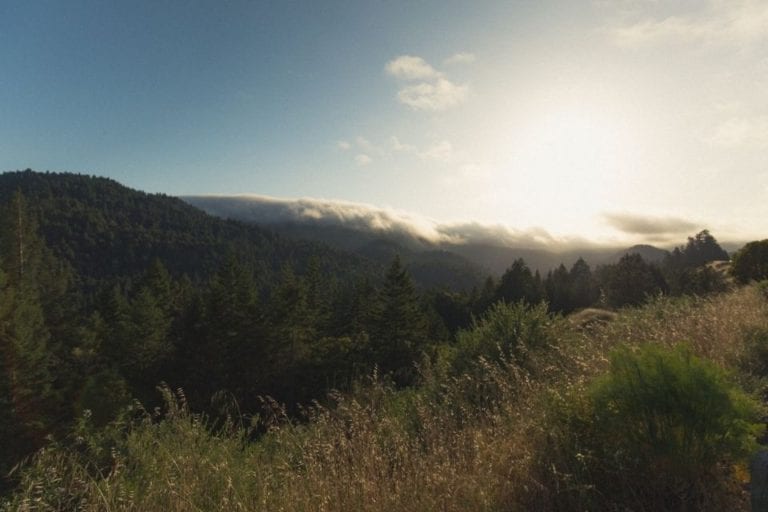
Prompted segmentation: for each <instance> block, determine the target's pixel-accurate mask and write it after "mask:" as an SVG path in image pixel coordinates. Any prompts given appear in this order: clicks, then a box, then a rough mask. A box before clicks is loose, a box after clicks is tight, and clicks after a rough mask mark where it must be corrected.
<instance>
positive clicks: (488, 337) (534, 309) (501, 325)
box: [454, 301, 552, 371]
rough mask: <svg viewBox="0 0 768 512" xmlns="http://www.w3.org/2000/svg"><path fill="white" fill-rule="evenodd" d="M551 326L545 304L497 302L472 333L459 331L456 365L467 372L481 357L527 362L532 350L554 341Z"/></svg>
mask: <svg viewBox="0 0 768 512" xmlns="http://www.w3.org/2000/svg"><path fill="white" fill-rule="evenodd" d="M551 323H552V321H551V318H550V316H549V314H548V312H547V305H546V304H544V303H542V304H539V305H538V306H529V305H528V304H526V303H524V302H517V303H513V304H509V303H506V302H503V301H501V302H497V303H496V304H494V305H493V306H491V307H490V308H489V310H488V311H487V312H486V314H485V315H484V316H483V317H482V319H481V320H479V321H475V322H474V323H473V325H472V328H471V329H470V330H467V331H461V332H459V334H458V336H457V340H458V341H457V346H456V352H455V357H454V366H455V368H456V369H457V370H459V371H462V370H466V369H467V367H468V366H471V365H473V364H475V363H476V362H477V360H478V359H479V358H481V357H482V358H484V359H486V360H489V361H492V362H502V361H508V360H515V361H519V362H523V361H524V360H525V359H526V357H527V355H528V352H529V351H530V350H532V349H536V348H541V347H543V346H545V345H546V344H547V343H548V342H549V341H550V334H551V331H550V325H551Z"/></svg>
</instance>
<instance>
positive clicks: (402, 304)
mask: <svg viewBox="0 0 768 512" xmlns="http://www.w3.org/2000/svg"><path fill="white" fill-rule="evenodd" d="M427 327H428V323H427V317H426V315H425V313H424V310H423V307H422V304H421V301H420V300H419V297H418V295H417V293H416V289H415V288H414V285H413V282H412V281H411V277H410V275H409V274H408V271H407V270H406V269H405V268H404V267H403V265H402V263H401V262H400V258H399V257H395V259H394V260H393V261H392V264H391V265H390V267H389V269H388V270H387V274H386V276H385V278H384V285H383V286H382V289H381V291H380V293H379V297H378V310H377V311H376V313H375V316H374V320H373V325H372V335H371V342H370V344H371V351H372V357H373V361H375V363H376V364H377V365H378V366H379V369H380V370H381V372H382V373H383V374H392V375H393V377H394V378H395V380H396V382H398V383H399V384H409V383H412V382H413V381H414V379H415V377H416V371H415V367H414V363H415V362H416V361H418V360H419V359H421V354H422V352H423V351H424V350H425V349H426V348H427Z"/></svg>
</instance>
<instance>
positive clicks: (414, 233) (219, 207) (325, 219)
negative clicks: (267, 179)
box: [183, 194, 592, 250]
mask: <svg viewBox="0 0 768 512" xmlns="http://www.w3.org/2000/svg"><path fill="white" fill-rule="evenodd" d="M183 199H184V200H185V201H187V202H189V203H190V204H192V205H194V206H196V207H198V208H201V209H203V210H205V211H206V212H208V213H210V214H212V215H217V216H220V217H224V218H231V219H239V220H242V221H246V222H258V223H260V224H281V223H284V222H297V221H298V222H302V221H304V222H310V223H316V224H318V225H330V226H344V227H348V228H351V229H357V230H372V231H379V232H386V233H390V234H395V235H397V234H400V235H403V236H408V237H413V238H414V239H418V240H422V241H426V242H431V243H436V244H440V243H447V244H470V243H479V244H485V245H496V246H507V247H518V248H526V249H532V248H542V249H549V250H565V249H568V248H569V247H572V246H576V247H582V248H583V247H585V246H589V245H592V244H590V243H589V242H587V241H585V240H581V239H575V238H557V237H554V236H552V235H551V234H550V233H548V232H547V231H545V230H543V229H541V228H531V229H523V230H519V229H514V228H510V227H508V226H503V225H500V224H480V223H477V222H454V223H439V222H436V221H434V220H432V219H430V218H427V217H424V216H421V215H416V214H412V213H409V212H405V211H402V210H395V209H392V208H379V207H376V206H371V205H367V204H361V203H352V202H348V201H338V200H328V199H313V198H301V199H279V198H274V197H267V196H259V195H248V194H246V195H238V196H188V197H184V198H183Z"/></svg>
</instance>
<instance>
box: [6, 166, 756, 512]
mask: <svg viewBox="0 0 768 512" xmlns="http://www.w3.org/2000/svg"><path fill="white" fill-rule="evenodd" d="M3 180H5V181H6V184H12V185H13V187H14V189H13V191H12V192H8V191H7V190H6V189H2V187H0V189H2V190H3V192H2V194H0V195H1V196H3V197H6V203H5V208H4V210H3V212H2V213H1V214H0V222H1V223H2V225H1V226H0V269H2V274H1V275H0V358H2V359H1V361H2V364H1V365H0V471H2V472H3V485H4V493H5V496H6V497H5V498H4V503H5V505H4V507H5V508H7V509H8V510H61V509H64V510H318V511H320V510H390V511H392V510H747V509H748V506H749V505H748V494H746V493H745V490H744V489H745V484H746V483H747V482H748V470H747V467H748V466H747V464H748V460H749V457H750V456H751V455H752V454H753V453H755V451H756V449H757V438H758V436H759V435H760V434H761V432H762V426H761V425H760V423H759V420H760V418H761V414H762V411H763V404H762V400H763V398H764V395H765V386H766V380H765V379H766V378H768V298H767V297H766V293H765V287H760V286H757V285H748V286H737V284H736V283H734V282H732V281H733V279H732V278H731V277H730V276H729V275H726V274H725V273H724V272H723V270H722V269H721V268H720V267H717V266H716V265H713V264H712V263H711V262H712V261H715V260H722V259H727V254H725V253H724V251H722V249H720V247H719V246H718V245H717V242H716V241H715V239H714V238H713V237H712V236H711V235H710V234H709V233H708V232H706V231H704V232H702V233H699V234H698V235H696V236H693V237H691V238H690V239H689V240H688V242H687V244H685V245H683V246H681V247H680V248H679V249H676V250H675V251H673V252H672V253H671V255H670V256H669V257H668V258H667V260H666V261H664V262H663V263H662V264H660V265H653V264H649V263H647V262H645V261H644V260H643V259H642V258H641V257H639V256H638V255H633V254H630V255H627V256H625V257H624V258H622V259H621V260H620V261H619V262H618V263H617V264H615V265H606V266H602V267H598V268H596V269H594V270H593V269H592V268H590V266H589V265H588V264H587V263H586V262H585V261H583V260H580V261H578V262H576V264H574V265H573V266H572V268H570V269H567V268H565V267H564V266H561V267H560V268H557V269H554V270H553V271H551V272H549V273H548V274H547V275H546V276H544V277H542V276H540V275H538V274H537V273H532V272H531V271H530V270H529V269H528V267H527V266H526V264H525V262H524V261H522V260H517V261H514V262H512V263H511V266H510V268H509V270H508V271H507V272H506V273H505V274H504V275H503V276H502V277H501V279H500V280H498V282H497V281H495V280H493V279H490V278H489V279H488V280H487V281H486V284H485V286H484V287H483V288H481V289H476V290H474V291H472V292H470V293H457V292H450V291H447V290H445V289H430V290H423V289H419V288H418V287H417V286H416V285H414V283H413V282H412V280H411V278H410V276H409V273H408V269H407V268H405V267H404V266H403V264H402V263H401V262H400V261H399V259H397V258H395V259H394V260H393V261H392V263H391V264H390V266H389V268H388V269H381V268H380V267H378V266H376V265H371V264H367V263H366V262H365V261H364V260H361V259H360V258H359V257H354V256H349V255H345V254H343V253H339V252H336V251H332V250H330V249H327V248H325V247H323V246H321V245H315V244H301V243H299V242H293V241H285V240H280V239H279V237H275V236H274V235H271V234H270V233H269V232H262V231H261V230H259V229H258V228H255V227H253V226H246V225H243V224H238V223H235V222H229V221H220V220H218V219H213V218H211V217H208V216H205V215H204V214H202V213H200V212H198V211H197V210H195V209H194V208H191V207H189V206H187V205H184V204H183V203H178V202H176V200H174V199H172V198H164V197H162V196H147V195H145V194H141V193H137V192H134V191H129V190H127V189H124V188H122V187H119V186H118V185H117V184H114V183H113V182H107V181H106V180H98V179H92V178H87V177H83V176H74V175H41V174H37V173H31V172H25V173H15V174H10V175H3V176H0V185H3ZM9 186H10V185H9ZM46 191H47V192H46ZM110 205H111V206H110ZM148 209H149V210H150V211H151V212H152V214H151V215H150V216H147V213H146V210H148ZM77 212H79V213H77ZM112 214H114V218H113V215H112ZM73 222H78V223H81V226H82V229H81V230H77V234H76V235H75V234H71V236H70V235H68V234H67V233H66V232H65V231H64V230H65V229H66V227H67V226H69V225H70V223H73ZM137 223H139V224H138V225H137ZM142 223H143V224H142ZM139 225H140V226H141V227H137V226H139ZM94 226H95V227H94ZM138 233H143V234H142V235H141V236H143V238H139V239H134V238H133V237H134V236H139V234H138ZM196 233H203V234H204V236H203V235H197V234H196ZM200 237H202V238H200ZM124 238H126V239H130V243H129V244H128V245H123V243H122V242H121V240H123V239H124ZM89 244H90V245H89ZM103 244H107V245H106V247H105V246H103ZM195 244H197V245H195ZM192 246H194V248H195V249H194V250H193V252H194V253H195V256H194V258H198V259H199V265H198V266H197V267H195V268H190V267H189V266H188V265H189V261H190V260H185V257H184V254H186V253H185V250H192V248H191V247H192ZM89 247H92V248H94V250H98V251H106V252H105V253H104V254H101V255H100V256H99V257H92V255H90V254H88V250H89V249H88V248H89ZM762 247H763V245H762V243H756V245H748V246H747V247H745V249H743V250H742V251H741V252H740V253H738V254H737V255H736V256H735V258H734V260H733V266H734V271H733V275H734V276H736V280H737V281H738V282H739V283H746V282H748V281H750V280H751V279H755V278H764V277H766V276H763V275H762V274H761V272H763V269H764V268H765V267H764V266H761V265H764V262H765V260H764V259H761V256H760V255H761V254H762V253H761V252H760V250H762ZM88 258H92V259H90V260H89V259H88ZM105 258H106V260H105ZM110 258H112V259H111V260H110ZM82 259H85V260H87V261H90V263H89V264H88V265H84V264H83V263H82ZM122 269H124V271H123V270H122ZM589 307H592V308H594V307H599V308H601V309H591V310H590V309H584V308H589ZM607 309H611V310H615V311H616V312H611V311H607ZM577 310H580V311H581V312H580V313H577V314H574V315H571V316H563V314H564V313H571V312H573V311H577ZM161 383H164V384H161ZM158 386H159V387H158Z"/></svg>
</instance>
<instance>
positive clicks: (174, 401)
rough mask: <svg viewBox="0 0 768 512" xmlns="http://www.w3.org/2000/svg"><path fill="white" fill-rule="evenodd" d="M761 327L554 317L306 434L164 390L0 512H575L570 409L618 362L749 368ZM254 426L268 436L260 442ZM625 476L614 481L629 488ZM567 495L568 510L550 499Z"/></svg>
mask: <svg viewBox="0 0 768 512" xmlns="http://www.w3.org/2000/svg"><path fill="white" fill-rule="evenodd" d="M537 325H539V324H537ZM478 327H479V328H482V326H478ZM485 328H486V329H488V325H487V324H486V326H485ZM543 328H544V327H542V329H543ZM537 329H538V328H537ZM755 329H768V304H767V303H766V300H765V299H764V298H763V297H762V296H761V295H760V294H758V293H757V292H756V291H755V289H754V288H743V289H739V290H736V291H733V292H730V293H728V294H723V295H719V296H713V297H708V298H690V299H665V298H660V299H658V300H655V301H653V302H652V303H651V304H649V305H647V306H645V307H642V308H637V309H631V310H625V311H622V312H620V313H619V315H618V316H617V317H616V318H615V320H613V321H610V322H608V323H606V324H604V325H603V324H600V325H596V324H591V325H590V326H589V327H585V328H579V327H574V326H573V325H572V324H571V323H569V322H567V321H566V320H564V319H557V318H556V319H552V320H551V321H548V322H547V325H546V333H545V335H544V334H542V333H543V332H544V331H541V330H537V331H536V333H537V338H536V341H535V344H533V345H532V346H530V347H525V340H519V339H517V340H516V341H515V343H516V344H517V345H515V346H516V347H518V348H517V349H516V350H515V351H511V352H510V351H506V352H504V351H499V350H495V351H494V352H493V353H492V354H490V357H488V358H484V354H483V353H477V354H475V356H476V357H477V359H476V360H475V361H474V362H473V363H472V364H470V365H466V364H461V365H458V366H455V365H454V366H451V365H450V364H441V363H438V364H435V365H428V364H425V365H424V366H423V367H422V375H423V383H422V385H421V386H420V387H418V388H414V389H409V390H400V391H398V390H395V389H393V387H391V386H390V385H388V384H387V383H386V381H385V380H382V379H378V378H372V379H371V381H370V382H369V383H367V384H365V385H361V386H360V387H359V389H357V390H355V391H354V392H351V393H348V394H344V395H336V396H334V397H332V400H331V401H330V405H319V404H316V405H315V406H313V407H310V408H308V409H307V410H306V418H305V420H304V421H299V422H297V421H291V420H289V419H288V418H287V417H286V416H285V415H284V413H283V412H282V410H281V409H280V407H279V406H278V405H277V404H270V407H269V408H268V411H269V414H265V415H262V417H261V418H259V420H258V424H257V425H256V422H254V424H247V425H245V424H240V423H232V422H230V423H226V424H224V425H220V424H219V425H213V424H211V423H210V422H209V421H207V420H206V418H204V417H201V416H199V415H196V414H193V413H192V412H190V411H189V410H188V408H187V406H186V402H185V400H184V397H183V394H181V393H179V392H171V391H170V390H168V389H164V390H163V393H164V395H165V403H166V407H165V409H164V411H162V414H161V416H162V420H161V419H159V418H158V416H157V415H156V414H149V413H144V414H141V415H139V419H134V420H132V421H130V422H127V423H121V424H115V425H113V426H112V427H111V430H109V429H108V430H107V431H101V432H99V433H96V432H91V431H90V430H89V429H88V428H87V427H83V428H82V429H81V432H80V439H79V441H78V442H77V443H75V444H74V447H72V446H69V447H63V446H58V445H55V444H54V445H52V446H50V447H48V448H46V449H44V450H42V451H41V452H40V453H38V454H37V456H36V457H35V458H34V460H33V461H31V462H30V463H29V464H27V465H26V467H24V468H22V470H21V473H20V474H21V475H22V476H21V480H20V485H19V487H18V490H17V492H16V494H14V495H13V496H12V497H10V498H9V499H8V500H7V501H6V502H5V503H4V505H3V507H2V508H3V510H30V511H31V510H86V511H129V510H130V511H134V510H135V511H161V510H162V511H195V510H243V511H245V510H248V511H251V510H263V511H286V512H288V511H307V512H309V511H318V512H320V511H348V510H349V511H352V510H354V511H358V510H359V511H386V512H399V511H409V512H410V511H448V512H449V511H466V510H472V511H516V510H521V511H522V510H569V509H570V510H583V509H584V504H585V503H586V502H579V499H578V496H589V495H590V492H592V490H593V488H594V486H591V484H590V481H589V477H588V475H587V476H585V475H584V474H581V475H577V474H576V472H575V471H572V469H573V468H575V467H577V465H578V463H579V456H580V455H581V456H584V454H579V453H578V452H577V451H576V452H574V450H573V448H574V447H573V446H569V445H567V444H564V443H563V439H565V438H566V437H563V435H560V434H562V432H563V429H574V428H581V427H583V425H581V426H579V425H575V424H569V423H568V422H563V421H562V420H563V418H564V417H568V418H572V419H573V418H576V419H574V420H573V421H578V418H579V417H578V416H573V415H571V416H568V415H565V416H563V411H567V410H569V409H573V408H579V407H581V406H582V405H583V402H582V401H581V400H580V397H582V398H583V397H584V396H586V395H587V390H588V388H589V385H590V383H591V382H593V381H594V379H595V378H596V377H597V376H599V375H602V374H604V373H605V372H606V370H607V368H608V366H609V357H608V354H609V353H610V352H611V350H613V349H614V348H615V347H616V346H618V345H619V344H622V345H626V346H628V347H629V350H632V347H633V346H640V345H641V344H644V343H647V342H653V343H655V344H658V345H662V346H675V345H677V344H679V343H681V342H685V343H686V344H687V346H689V347H690V348H691V350H692V351H693V352H694V353H695V354H696V355H698V356H700V357H702V358H705V359H707V360H709V361H712V362H714V363H715V364H716V365H718V366H719V367H721V368H724V369H726V370H732V371H735V370H736V369H737V368H740V366H739V365H740V361H743V360H744V358H745V357H749V355H748V352H747V351H748V346H747V345H748V344H747V343H745V339H747V338H748V336H746V333H748V332H752V331H754V330H755ZM467 336H471V334H469V333H468V334H465V337H467ZM502 338H503V336H502ZM471 346H472V347H474V346H475V345H471ZM520 350H524V361H523V360H521V359H520V358H521V356H520ZM521 362H524V364H521ZM459 367H460V371H458V370H456V368H459ZM569 421H571V420H569ZM254 425H255V426H257V427H258V429H259V431H260V432H265V433H263V434H262V435H260V436H258V438H257V439H256V440H254V436H253V435H252V433H253V431H252V428H253V427H254ZM731 469H732V468H723V470H722V478H721V480H722V482H724V484H723V486H722V488H712V489H711V492H712V493H717V494H716V496H715V494H713V495H712V497H713V498H717V500H718V501H717V503H718V506H726V507H727V508H726V509H728V510H746V501H745V499H744V493H743V492H742V491H741V488H740V487H739V485H738V484H739V483H740V482H739V481H737V480H738V475H737V474H736V473H734V472H733V471H732V470H731ZM632 477H633V475H631V474H626V475H617V478H624V479H627V481H628V483H629V484H631V478H632ZM574 489H576V491H578V492H576V493H574ZM579 492H580V493H582V494H579ZM702 492H704V491H702ZM707 492H710V491H707ZM566 495H567V496H576V497H577V499H574V500H570V501H569V500H562V499H560V500H558V499H556V498H557V497H558V496H559V497H563V496H566ZM654 499H656V498H653V497H647V496H646V497H644V496H638V497H637V502H636V503H635V506H634V510H650V509H653V508H652V507H653V506H654V505H655V506H656V510H665V509H671V508H669V507H667V508H665V507H666V505H665V504H664V503H659V502H658V500H657V501H656V502H654ZM566 505H567V506H568V507H571V508H563V506H566ZM625 508H627V507H625ZM629 508H631V507H629Z"/></svg>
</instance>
